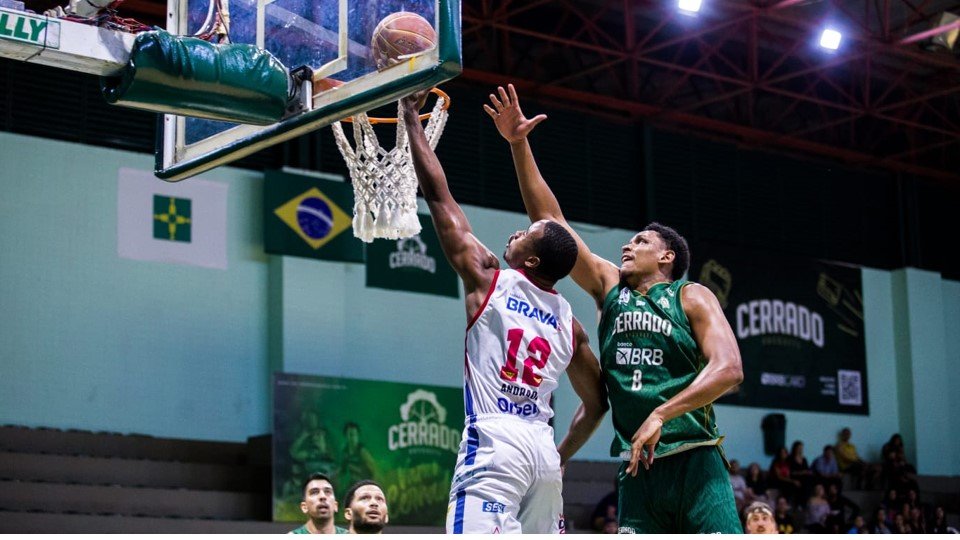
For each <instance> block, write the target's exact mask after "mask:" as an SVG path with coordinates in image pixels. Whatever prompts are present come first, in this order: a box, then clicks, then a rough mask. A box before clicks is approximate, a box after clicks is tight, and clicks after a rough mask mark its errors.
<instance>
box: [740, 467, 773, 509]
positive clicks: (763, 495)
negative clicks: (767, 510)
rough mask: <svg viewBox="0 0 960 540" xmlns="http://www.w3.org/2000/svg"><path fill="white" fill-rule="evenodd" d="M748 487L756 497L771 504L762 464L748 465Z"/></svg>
mask: <svg viewBox="0 0 960 540" xmlns="http://www.w3.org/2000/svg"><path fill="white" fill-rule="evenodd" d="M746 481H747V489H749V490H750V494H751V495H752V496H753V497H754V499H761V500H763V502H766V503H767V504H770V499H769V498H768V497H767V479H766V478H764V475H763V470H762V469H761V468H760V464H758V463H751V464H750V466H749V467H747V478H746Z"/></svg>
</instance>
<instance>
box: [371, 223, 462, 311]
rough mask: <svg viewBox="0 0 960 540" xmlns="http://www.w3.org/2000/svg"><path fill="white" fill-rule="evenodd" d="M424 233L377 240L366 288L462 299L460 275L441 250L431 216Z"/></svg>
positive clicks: (424, 225)
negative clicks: (402, 237)
mask: <svg viewBox="0 0 960 540" xmlns="http://www.w3.org/2000/svg"><path fill="white" fill-rule="evenodd" d="M418 217H419V218H420V224H421V225H422V226H423V230H422V231H420V234H416V235H413V236H411V237H410V238H404V239H401V240H374V241H373V243H371V244H370V245H369V247H367V287H376V288H380V289H391V290H396V291H410V292H417V293H424V294H435V295H439V296H449V297H451V298H459V297H460V285H459V279H458V278H457V273H456V272H454V270H453V267H451V266H450V264H449V263H448V262H447V258H446V257H445V256H444V255H443V251H442V250H441V248H440V239H439V238H438V237H437V231H436V229H435V228H434V227H433V221H432V220H431V219H430V216H428V215H421V216H418Z"/></svg>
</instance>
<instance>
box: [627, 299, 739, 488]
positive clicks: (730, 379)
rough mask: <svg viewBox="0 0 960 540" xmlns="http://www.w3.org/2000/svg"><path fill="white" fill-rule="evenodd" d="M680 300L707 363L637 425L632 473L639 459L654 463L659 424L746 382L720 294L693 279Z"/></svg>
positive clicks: (661, 424) (643, 461)
mask: <svg viewBox="0 0 960 540" xmlns="http://www.w3.org/2000/svg"><path fill="white" fill-rule="evenodd" d="M680 300H681V302H682V304H683V311H684V313H686V315H687V319H689V320H690V326H691V328H692V329H693V337H694V339H695V340H696V341H697V345H698V346H699V347H700V352H701V353H702V354H703V356H704V358H705V359H706V365H705V366H704V368H703V369H702V370H701V371H700V373H699V374H698V375H697V377H696V378H695V379H694V380H693V382H692V383H690V386H688V387H686V388H684V389H683V390H681V391H680V393H678V394H677V395H675V396H673V397H672V398H670V399H669V400H667V401H666V402H665V403H664V404H663V405H660V406H659V407H657V408H656V409H654V410H653V412H652V413H650V416H648V417H647V419H646V420H645V421H644V422H643V424H642V425H641V426H640V428H639V429H637V432H636V433H635V434H634V436H633V445H632V448H631V456H630V465H628V466H627V473H629V474H633V475H636V473H637V467H638V463H642V464H643V466H644V467H645V468H649V467H650V465H651V464H652V463H653V451H654V450H655V449H656V446H657V442H658V441H659V440H660V427H661V426H663V424H664V423H665V422H668V421H670V420H673V419H674V418H676V417H678V416H680V415H683V414H686V413H688V412H690V411H693V410H696V409H699V408H701V407H705V406H707V405H709V404H710V403H713V402H714V401H716V400H717V398H719V397H720V396H722V395H724V394H725V393H727V391H729V390H730V389H731V388H733V387H734V386H736V385H738V384H740V383H741V382H743V364H742V363H741V361H740V348H739V347H738V346H737V338H736V337H734V335H733V329H732V328H730V323H728V322H727V318H726V317H725V316H724V315H723V309H722V308H721V307H720V302H718V301H717V297H716V296H714V294H713V293H712V292H710V289H708V288H706V287H704V286H703V285H700V284H698V283H691V284H689V285H687V286H685V287H684V288H683V289H681V291H680ZM641 449H642V450H643V452H641Z"/></svg>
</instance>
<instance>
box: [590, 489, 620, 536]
mask: <svg viewBox="0 0 960 540" xmlns="http://www.w3.org/2000/svg"><path fill="white" fill-rule="evenodd" d="M617 500H618V496H617V477H616V476H614V477H613V491H611V492H610V493H607V494H606V495H605V496H604V497H603V498H602V499H600V502H598V503H597V506H596V507H595V508H594V509H593V515H591V516H590V524H591V525H592V526H593V530H594V531H597V532H603V531H604V529H606V527H607V526H608V524H609V522H610V520H613V522H614V523H616V522H617ZM613 532H614V534H616V532H617V527H614V529H613Z"/></svg>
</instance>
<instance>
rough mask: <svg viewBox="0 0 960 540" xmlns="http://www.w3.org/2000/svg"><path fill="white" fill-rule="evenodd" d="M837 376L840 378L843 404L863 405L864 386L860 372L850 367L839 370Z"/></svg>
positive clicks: (841, 401) (841, 402) (840, 394)
mask: <svg viewBox="0 0 960 540" xmlns="http://www.w3.org/2000/svg"><path fill="white" fill-rule="evenodd" d="M837 378H838V379H839V380H840V385H839V386H840V392H839V395H838V397H839V398H840V404H841V405H863V387H862V386H861V382H860V372H859V371H851V370H848V369H840V370H837Z"/></svg>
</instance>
